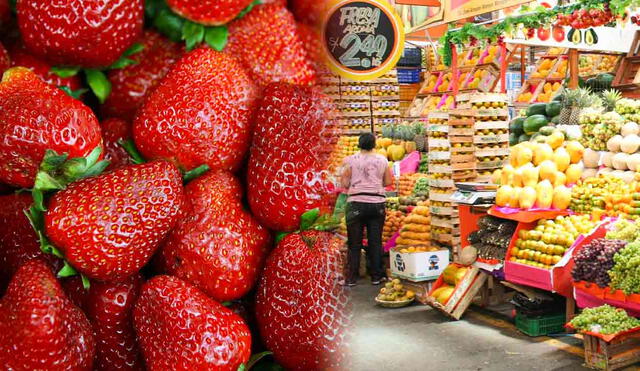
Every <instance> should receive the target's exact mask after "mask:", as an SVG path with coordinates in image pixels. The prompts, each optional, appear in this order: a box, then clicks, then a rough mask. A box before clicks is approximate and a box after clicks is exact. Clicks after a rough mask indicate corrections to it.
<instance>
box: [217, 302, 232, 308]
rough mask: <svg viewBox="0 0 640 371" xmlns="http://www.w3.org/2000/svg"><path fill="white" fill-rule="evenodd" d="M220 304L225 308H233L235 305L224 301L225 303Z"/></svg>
mask: <svg viewBox="0 0 640 371" xmlns="http://www.w3.org/2000/svg"><path fill="white" fill-rule="evenodd" d="M220 304H222V306H223V307H230V306H231V304H233V303H232V302H230V301H223V302H222V303H220Z"/></svg>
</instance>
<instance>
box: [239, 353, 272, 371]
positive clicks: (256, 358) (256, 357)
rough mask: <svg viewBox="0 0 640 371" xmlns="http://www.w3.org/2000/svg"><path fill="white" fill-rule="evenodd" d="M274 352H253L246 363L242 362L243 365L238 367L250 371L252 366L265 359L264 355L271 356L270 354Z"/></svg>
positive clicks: (240, 369)
mask: <svg viewBox="0 0 640 371" xmlns="http://www.w3.org/2000/svg"><path fill="white" fill-rule="evenodd" d="M272 354H273V353H272V352H269V351H265V352H260V353H256V354H253V355H251V358H249V361H247V363H246V365H245V364H241V365H240V366H239V367H238V371H242V370H244V371H249V370H251V368H252V367H253V366H255V365H256V364H257V363H258V362H259V361H260V360H261V359H263V358H264V357H266V356H270V355H272Z"/></svg>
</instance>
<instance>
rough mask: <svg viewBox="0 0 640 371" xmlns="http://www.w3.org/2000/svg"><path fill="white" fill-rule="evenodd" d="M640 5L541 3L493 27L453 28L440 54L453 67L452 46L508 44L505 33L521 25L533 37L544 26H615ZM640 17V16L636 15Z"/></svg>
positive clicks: (617, 0) (584, 0) (638, 1)
mask: <svg viewBox="0 0 640 371" xmlns="http://www.w3.org/2000/svg"><path fill="white" fill-rule="evenodd" d="M637 6H640V0H609V1H606V0H605V1H602V0H580V1H578V2H577V3H574V4H571V5H567V6H556V7H554V8H545V7H543V6H539V7H537V8H535V9H531V10H530V12H528V13H527V14H523V15H519V16H512V17H506V18H504V19H503V20H502V21H501V22H500V23H496V24H494V25H491V26H484V25H477V24H474V23H465V25H464V26H462V28H460V29H456V30H454V29H453V27H451V28H450V29H449V30H448V31H447V33H446V34H445V35H444V36H442V38H440V40H439V42H440V45H441V47H440V49H439V54H440V55H441V56H442V60H443V63H444V64H445V65H446V66H451V62H452V48H454V47H462V46H463V45H470V46H475V45H476V44H477V43H478V41H483V42H485V41H486V42H489V43H495V42H497V43H498V44H500V45H502V44H503V43H504V36H503V35H504V34H505V33H511V32H512V31H514V30H515V29H517V28H519V27H524V28H525V29H527V30H528V31H527V37H533V36H534V34H535V30H536V29H539V28H541V27H547V26H550V25H554V26H571V27H573V28H576V29H582V28H589V27H597V26H603V25H609V24H611V25H615V24H616V23H617V22H618V21H620V20H621V21H626V18H627V13H626V10H627V8H629V7H637ZM528 10H529V9H528V7H526V6H524V7H522V8H521V12H526V11H528ZM636 18H640V17H636Z"/></svg>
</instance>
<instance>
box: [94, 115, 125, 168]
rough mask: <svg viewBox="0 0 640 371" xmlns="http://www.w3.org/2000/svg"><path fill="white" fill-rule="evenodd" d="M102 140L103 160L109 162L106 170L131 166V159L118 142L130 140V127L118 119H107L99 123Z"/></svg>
mask: <svg viewBox="0 0 640 371" xmlns="http://www.w3.org/2000/svg"><path fill="white" fill-rule="evenodd" d="M100 126H102V137H103V138H104V149H105V155H104V159H105V160H108V161H110V163H109V167H107V170H114V169H118V168H121V167H124V166H127V165H131V164H132V162H131V157H130V156H129V154H128V153H127V151H126V150H125V149H124V147H122V146H121V145H120V144H119V143H118V141H119V140H127V139H131V137H132V135H131V126H130V125H129V124H128V123H127V122H125V121H124V120H120V119H114V118H112V119H107V120H104V121H102V123H100Z"/></svg>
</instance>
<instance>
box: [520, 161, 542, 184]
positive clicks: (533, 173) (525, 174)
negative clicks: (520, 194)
mask: <svg viewBox="0 0 640 371" xmlns="http://www.w3.org/2000/svg"><path fill="white" fill-rule="evenodd" d="M538 173H539V170H538V168H537V167H533V166H527V167H526V168H524V169H523V170H522V184H523V185H524V186H529V187H535V186H536V184H538V176H539V174H538Z"/></svg>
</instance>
